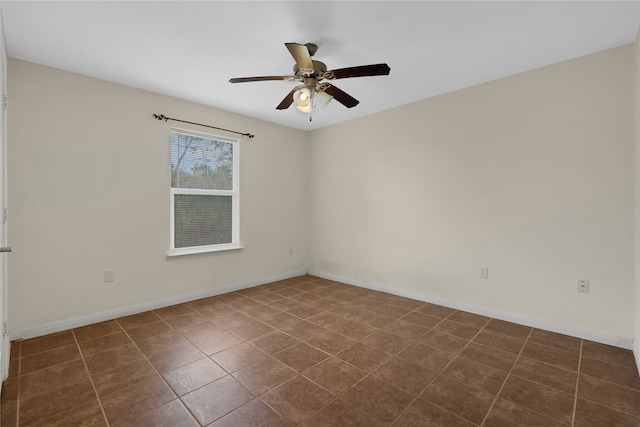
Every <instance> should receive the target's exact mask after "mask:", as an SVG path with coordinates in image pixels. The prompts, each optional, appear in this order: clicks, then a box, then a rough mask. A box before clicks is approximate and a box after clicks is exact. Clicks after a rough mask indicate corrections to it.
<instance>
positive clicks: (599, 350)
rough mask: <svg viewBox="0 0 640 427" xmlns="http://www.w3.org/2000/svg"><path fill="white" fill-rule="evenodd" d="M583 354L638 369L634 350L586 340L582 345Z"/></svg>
mask: <svg viewBox="0 0 640 427" xmlns="http://www.w3.org/2000/svg"><path fill="white" fill-rule="evenodd" d="M582 355H583V356H584V357H590V358H592V359H597V360H601V361H603V362H608V363H613V364H616V365H621V366H624V367H627V368H631V369H637V367H636V363H635V359H634V357H633V352H632V351H631V350H626V349H623V348H618V347H612V346H610V345H605V344H600V343H595V342H592V341H585V342H584V345H583V347H582Z"/></svg>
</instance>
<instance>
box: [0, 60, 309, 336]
mask: <svg viewBox="0 0 640 427" xmlns="http://www.w3.org/2000/svg"><path fill="white" fill-rule="evenodd" d="M8 73H9V74H8V78H9V99H11V101H10V102H11V106H10V108H9V111H8V120H9V123H11V124H10V126H9V128H10V129H9V136H8V141H9V144H8V156H9V159H10V160H9V165H8V177H9V178H8V194H9V200H8V205H9V210H10V211H9V212H10V218H9V242H10V243H11V246H12V247H13V253H12V254H11V258H10V260H9V280H8V283H9V289H8V291H9V295H8V298H9V323H10V330H11V331H12V335H13V337H14V338H16V337H18V336H20V335H21V333H22V334H23V335H24V333H25V331H27V332H26V333H31V334H33V333H37V330H38V328H42V327H45V326H46V325H51V324H52V323H53V324H55V323H56V322H65V321H69V320H70V319H71V320H73V319H76V321H78V319H80V321H86V320H90V319H93V318H95V316H96V315H98V316H99V315H101V313H103V314H104V313H105V312H107V315H113V314H114V312H113V310H121V309H123V308H127V307H132V306H138V305H140V304H142V305H145V304H147V305H148V304H149V303H150V302H154V301H167V300H170V299H171V298H175V297H179V296H183V295H190V294H198V293H202V292H215V291H216V289H228V288H229V287H230V286H231V287H232V286H242V285H247V284H254V283H259V282H263V281H264V280H268V279H272V278H278V277H284V276H287V275H292V274H294V275H295V274H300V273H301V272H306V267H307V258H306V248H307V240H306V237H305V236H306V234H305V230H306V228H307V224H306V217H307V215H306V204H305V197H306V196H305V194H306V185H307V182H306V179H307V178H306V168H305V167H304V159H305V150H306V148H305V141H306V138H307V134H306V133H304V132H301V131H297V130H293V129H288V128H285V127H282V126H277V125H273V124H269V123H266V122H263V121H259V120H255V119H250V118H247V117H244V116H240V115H237V114H232V113H228V112H224V111H220V110H216V109H213V108H207V107H204V106H201V105H197V104H193V103H190V102H186V101H182V100H178V99H174V98H170V97H166V96H161V95H157V94H153V93H150V92H145V91H141V90H136V89H133V88H130V87H125V86H121V85H117V84H114V83H110V82H106V81H101V80H97V79H93V78H89V77H85V76H81V75H77V74H72V73H68V72H65V71H61V70H56V69H52V68H47V67H44V66H40V65H36V64H32V63H28V62H23V61H19V60H14V59H12V60H10V61H9V70H8ZM153 113H163V114H165V115H167V116H169V117H176V118H181V119H185V120H189V121H194V122H200V123H205V124H211V125H214V126H218V127H223V128H227V129H236V130H239V131H242V132H251V133H254V134H255V135H256V137H255V138H254V139H244V138H241V142H240V144H241V148H240V151H241V160H240V161H241V166H240V169H241V175H240V191H241V243H242V244H243V245H244V246H245V249H243V250H239V251H232V252H223V253H216V254H205V255H191V256H181V257H173V258H171V259H168V258H167V252H168V246H169V188H168V185H169V139H168V138H169V136H168V131H169V128H170V126H178V127H181V128H190V129H194V130H201V131H205V132H209V131H211V132H212V133H214V134H215V133H216V131H213V130H208V129H206V128H200V129H198V127H195V126H191V125H185V124H181V123H172V122H169V123H168V124H167V123H165V122H160V121H157V120H155V119H154V118H153V117H152V114H153ZM220 134H221V135H223V136H232V135H230V134H225V133H220ZM289 247H293V248H294V252H295V253H294V254H293V255H290V254H289ZM105 269H113V270H114V271H115V282H114V283H112V284H104V283H103V271H104V270H105ZM116 314H117V313H116ZM60 326H64V324H62V325H58V328H59V327H60ZM21 331H22V332H21ZM34 331H36V332H34ZM41 332H47V330H46V328H45V329H43V330H42V331H41Z"/></svg>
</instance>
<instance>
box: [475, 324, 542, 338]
mask: <svg viewBox="0 0 640 427" xmlns="http://www.w3.org/2000/svg"><path fill="white" fill-rule="evenodd" d="M484 330H485V331H490V332H495V333H497V334H502V335H508V336H510V337H516V338H521V339H523V340H524V339H527V338H528V337H529V334H530V333H531V330H532V328H530V327H529V326H524V325H518V324H516V323H511V322H505V321H504V320H498V319H491V320H490V321H489V323H487V325H486V326H485V327H484Z"/></svg>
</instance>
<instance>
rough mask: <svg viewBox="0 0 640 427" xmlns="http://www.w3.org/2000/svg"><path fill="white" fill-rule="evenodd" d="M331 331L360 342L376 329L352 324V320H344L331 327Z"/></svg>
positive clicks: (358, 323) (355, 323)
mask: <svg viewBox="0 0 640 427" xmlns="http://www.w3.org/2000/svg"><path fill="white" fill-rule="evenodd" d="M331 330H332V331H334V332H338V333H339V334H342V335H345V336H348V337H350V338H353V339H356V340H360V339H362V338H364V337H366V336H367V335H369V334H371V333H373V332H375V330H376V328H374V327H373V326H371V325H365V324H364V323H360V322H354V321H353V320H346V321H344V322H342V323H339V324H337V325H335V326H333V327H332V328H331Z"/></svg>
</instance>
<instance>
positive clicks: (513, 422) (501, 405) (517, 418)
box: [483, 399, 604, 427]
mask: <svg viewBox="0 0 640 427" xmlns="http://www.w3.org/2000/svg"><path fill="white" fill-rule="evenodd" d="M483 426H486V427H504V426H527V427H566V424H564V423H560V422H559V421H556V420H554V419H551V418H549V417H546V416H545V415H543V414H540V413H538V412H534V411H531V410H529V409H527V408H524V407H522V406H518V405H516V404H515V403H513V402H509V401H508V400H504V399H498V400H497V401H496V403H495V404H494V405H493V408H491V411H490V412H489V415H488V416H487V419H486V420H485V422H484V424H483ZM603 426H604V425H603Z"/></svg>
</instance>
